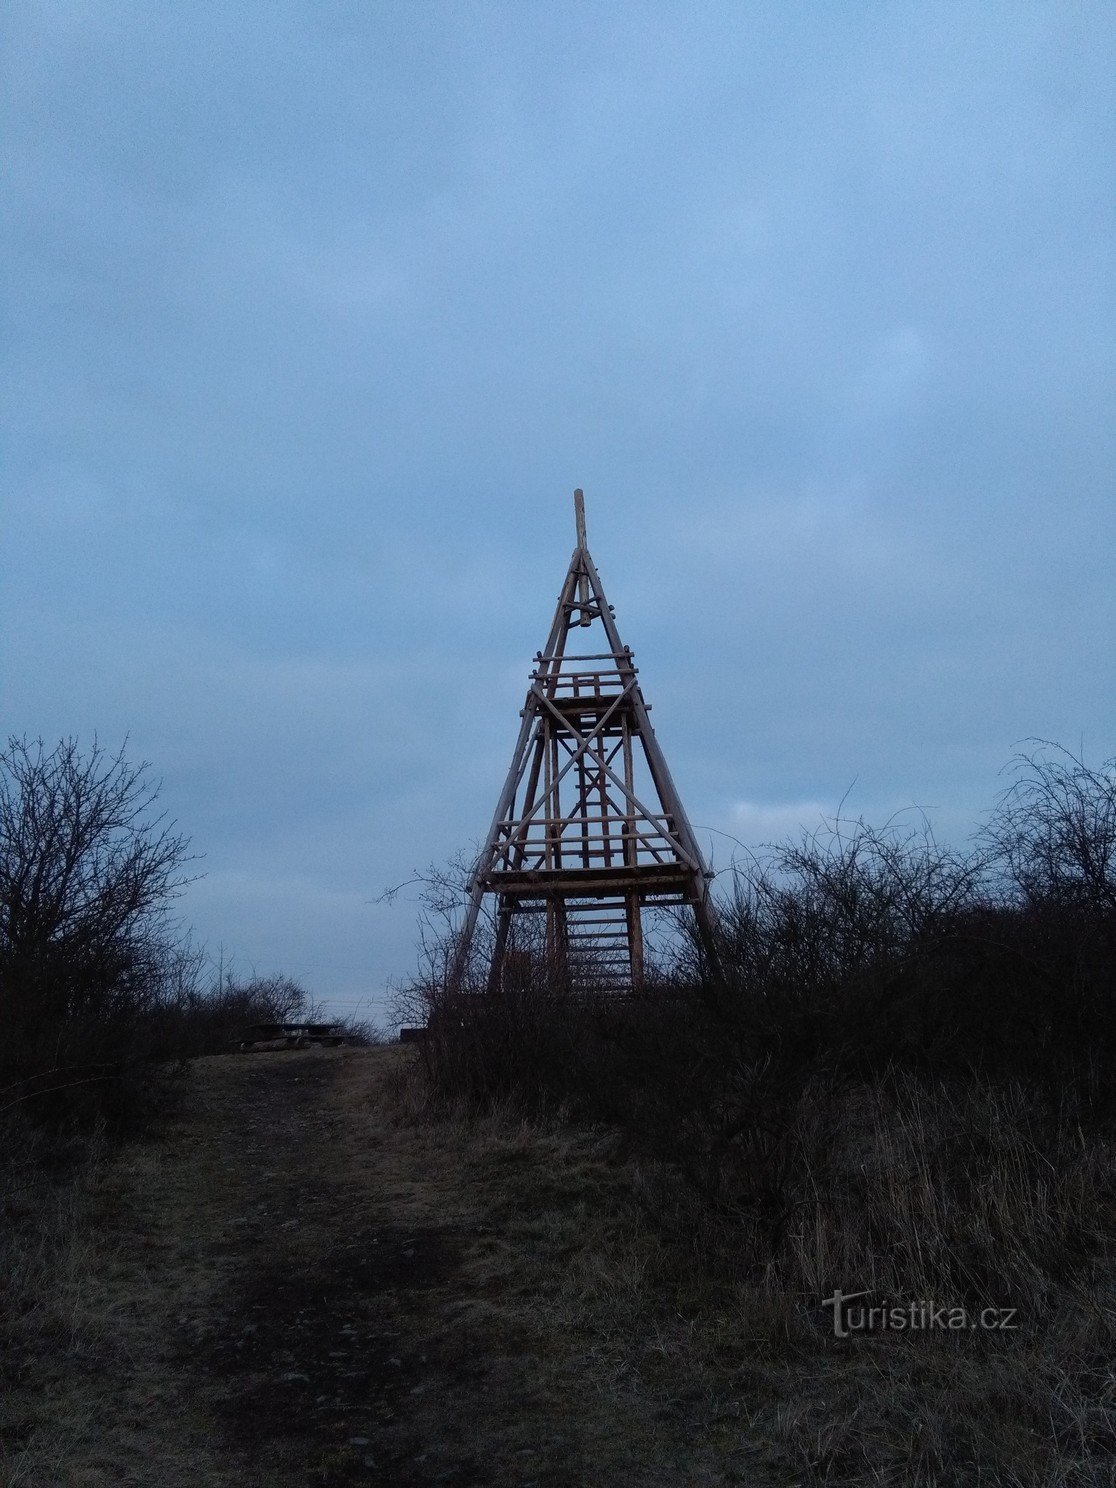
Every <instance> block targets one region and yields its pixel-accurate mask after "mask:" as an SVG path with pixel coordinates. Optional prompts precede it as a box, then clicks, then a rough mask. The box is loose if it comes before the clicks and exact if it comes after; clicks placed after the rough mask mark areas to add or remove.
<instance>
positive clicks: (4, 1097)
mask: <svg viewBox="0 0 1116 1488" xmlns="http://www.w3.org/2000/svg"><path fill="white" fill-rule="evenodd" d="M148 768H149V767H148V766H147V765H146V764H139V765H131V764H129V763H128V762H127V760H126V759H125V757H124V753H123V750H121V751H120V752H119V753H117V754H116V755H111V756H110V755H108V754H106V752H105V751H104V750H103V749H102V748H101V747H100V746H99V745H98V744H97V743H96V742H94V744H93V746H92V748H91V749H90V750H89V751H88V752H87V753H85V754H83V753H82V752H81V750H80V749H79V747H78V745H77V743H76V741H75V740H73V739H67V740H63V741H62V742H61V743H60V744H58V745H57V746H56V747H55V748H54V749H53V750H50V751H48V750H47V749H46V748H45V747H44V745H43V744H42V742H41V741H38V742H35V743H31V742H29V741H28V740H26V739H15V738H13V739H10V740H9V741H8V744H7V747H6V748H5V749H4V750H3V751H2V752H0V998H2V1014H3V1025H4V1035H5V1036H4V1041H3V1047H2V1048H0V1107H3V1108H11V1107H14V1106H17V1105H19V1106H24V1107H26V1108H27V1109H28V1110H31V1111H34V1112H35V1113H37V1114H39V1115H41V1116H43V1117H44V1118H49V1119H51V1120H54V1121H60V1122H66V1121H75V1122H89V1121H95V1120H97V1119H98V1118H99V1117H101V1116H107V1117H109V1118H110V1119H112V1120H124V1119H126V1118H127V1117H128V1115H129V1113H130V1112H131V1111H132V1110H134V1108H135V1106H136V1102H137V1100H138V1099H139V1097H140V1092H141V1087H142V1086H143V1083H144V1081H143V1077H142V1071H143V1067H144V1065H145V1061H146V1059H147V1055H148V1053H149V1046H148V1035H149V1032H150V1024H149V1022H148V1021H147V1016H148V1014H149V1013H150V1012H151V1010H152V1009H153V1008H154V1007H155V1006H157V1004H158V1002H159V999H160V998H161V996H162V995H163V993H164V991H165V987H166V979H167V974H168V967H169V963H170V961H171V960H172V959H173V945H174V940H175V936H174V932H173V926H172V924H171V922H170V919H169V908H170V904H171V901H172V900H173V899H174V897H175V895H176V894H177V893H178V892H179V890H180V889H181V888H182V887H183V886H184V884H185V882H186V879H185V878H184V876H183V868H184V865H185V864H186V862H187V861H188V859H187V844H186V840H185V838H183V837H182V836H180V835H179V834H177V833H176V832H175V830H174V828H173V826H172V825H169V824H167V822H166V821H165V818H164V817H162V816H160V815H158V814H156V811H155V807H156V802H157V799H158V794H159V789H158V786H157V785H155V784H152V783H151V782H150V781H149V779H148V775H147V771H148Z"/></svg>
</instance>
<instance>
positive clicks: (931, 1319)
mask: <svg viewBox="0 0 1116 1488" xmlns="http://www.w3.org/2000/svg"><path fill="white" fill-rule="evenodd" d="M867 1296H868V1292H867V1291H866V1290H865V1291H862V1292H841V1291H837V1292H834V1293H833V1296H832V1297H825V1298H823V1300H822V1306H823V1307H832V1309H833V1331H834V1333H835V1334H836V1335H837V1337H838V1338H849V1337H850V1336H851V1335H852V1334H853V1333H883V1332H887V1331H888V1330H893V1331H895V1332H903V1331H911V1332H917V1331H918V1330H920V1329H924V1330H926V1331H930V1330H932V1329H938V1330H940V1331H944V1332H949V1333H955V1332H967V1331H971V1330H974V1329H983V1330H984V1331H985V1332H991V1331H994V1330H997V1329H1000V1330H1002V1329H1005V1328H1017V1327H1018V1326H1019V1324H1018V1323H1017V1322H1016V1321H1015V1316H1016V1313H1017V1312H1018V1311H1019V1309H1018V1308H1017V1307H982V1308H981V1309H980V1310H979V1312H970V1311H969V1310H968V1309H967V1308H965V1307H950V1306H949V1305H948V1304H947V1303H944V1302H902V1303H893V1304H889V1303H887V1302H886V1301H885V1302H882V1303H878V1304H876V1305H874V1306H871V1307H869V1306H868V1305H867V1303H866V1302H864V1300H863V1299H864V1298H865V1297H867Z"/></svg>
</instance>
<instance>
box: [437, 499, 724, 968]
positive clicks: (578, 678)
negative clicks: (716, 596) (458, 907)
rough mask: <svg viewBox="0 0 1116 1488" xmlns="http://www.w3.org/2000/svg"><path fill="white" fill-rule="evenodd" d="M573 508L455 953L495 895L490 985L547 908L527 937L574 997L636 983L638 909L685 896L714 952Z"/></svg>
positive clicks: (702, 883)
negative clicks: (519, 933) (561, 578)
mask: <svg viewBox="0 0 1116 1488" xmlns="http://www.w3.org/2000/svg"><path fill="white" fill-rule="evenodd" d="M574 509H575V514H576V519H577V546H576V547H575V548H574V551H573V557H572V558H571V560H570V566H569V571H568V572H567V574H566V578H565V582H564V583H563V585H562V592H561V594H560V596H559V598H558V607H557V609H556V610H555V612H554V619H553V621H552V623H551V626H550V634H549V636H548V637H547V641H546V646H545V647H544V649H543V650H542V651H540V652H539V653H538V654H537V655H536V657H535V669H534V670H533V671H532V673H531V685H530V688H529V690H528V693H527V701H526V704H525V705H524V708H523V711H522V714H521V718H522V725H521V727H520V730H519V739H518V741H517V743H516V746H515V753H514V754H513V756H512V762H511V768H510V769H509V771H508V775H507V779H506V781H505V782H504V789H503V791H502V792H501V795H500V799H499V802H498V804H497V806H496V812H495V815H494V816H493V818H492V825H491V827H490V828H489V831H488V836H487V838H486V840H485V843H484V847H483V849H482V851H481V854H480V856H479V858H478V859H477V862H476V866H475V868H474V870H473V874H472V877H471V879H470V883H469V903H468V910H467V913H466V917H465V923H464V926H463V928H462V932H461V936H460V939H459V941H458V947H457V954H456V957H455V961H454V965H453V972H452V975H453V978H454V980H455V981H457V982H458V983H459V984H460V979H461V977H462V975H463V973H464V969H465V967H466V965H467V964H468V960H469V955H470V951H471V949H472V946H473V941H474V937H475V932H476V927H477V921H478V917H479V914H480V910H481V907H482V904H483V902H484V900H485V897H486V896H487V895H492V896H494V898H495V910H496V918H495V939H494V942H493V948H492V958H491V961H490V963H489V969H488V981H487V985H488V990H489V991H490V992H497V991H499V990H500V989H501V988H502V986H503V985H504V975H505V971H506V969H507V966H508V964H509V952H510V951H511V950H512V948H514V947H515V946H516V944H517V938H516V927H517V926H520V925H525V924H526V922H524V921H521V920H520V919H519V917H520V916H524V915H536V916H545V921H540V920H539V919H536V920H535V921H533V922H531V923H532V924H533V925H534V927H535V928H536V938H535V941H534V943H535V944H536V945H537V946H538V945H544V946H545V951H546V955H547V961H548V964H549V966H550V967H551V969H552V972H553V973H554V974H556V976H557V979H558V981H559V983H560V984H562V985H564V986H565V988H566V989H567V990H568V991H570V992H571V993H574V994H577V995H596V994H602V995H603V994H613V995H623V994H625V993H632V992H638V991H639V990H640V989H641V987H642V986H643V983H644V923H643V915H644V912H645V911H646V910H648V909H652V908H656V907H666V906H678V905H684V906H689V907H690V909H691V910H692V912H693V914H694V915H695V917H696V928H697V931H698V934H699V937H700V939H701V942H702V943H703V945H704V947H705V949H706V952H707V954H709V955H710V956H712V955H713V930H714V919H713V908H712V905H711V904H710V901H709V896H708V888H709V881H710V879H711V878H712V876H713V875H712V874H711V873H710V871H709V869H708V868H707V867H706V865H705V861H704V859H703V857H702V853H701V849H700V847H699V846H698V843H697V838H696V837H695V836H694V831H693V828H692V827H691V825H690V822H689V819H688V818H687V816H686V812H685V810H684V808H683V806H682V802H681V800H680V799H679V795H678V791H677V789H676V788H675V784H674V781H673V780H672V779H671V774H670V770H669V769H668V768H667V762H666V759H665V758H664V756H663V752H662V749H661V748H660V747H659V742H658V740H657V739H656V737H655V731H654V729H653V728H652V727H651V723H650V721H649V719H648V716H647V714H648V705H647V703H646V702H645V701H644V698H643V693H642V691H641V690H640V686H639V682H638V681H637V670H636V667H635V665H634V664H633V658H632V653H631V651H630V650H629V649H628V647H627V646H625V645H624V644H623V643H622V642H621V640H620V634H619V632H618V630H617V628H616V621H615V619H614V618H613V610H612V606H611V605H610V604H609V603H608V601H607V599H606V598H605V592H604V589H603V587H602V585H601V580H600V576H599V575H598V573H597V570H596V567H595V565H594V563H593V560H592V558H591V557H590V556H589V549H588V547H587V546H586V541H585V506H584V501H583V498H582V494H581V492H580V491H575V492H574ZM575 638H576V639H575ZM544 926H545V940H544V939H543V936H542V934H540V933H539V932H541V931H543V928H544Z"/></svg>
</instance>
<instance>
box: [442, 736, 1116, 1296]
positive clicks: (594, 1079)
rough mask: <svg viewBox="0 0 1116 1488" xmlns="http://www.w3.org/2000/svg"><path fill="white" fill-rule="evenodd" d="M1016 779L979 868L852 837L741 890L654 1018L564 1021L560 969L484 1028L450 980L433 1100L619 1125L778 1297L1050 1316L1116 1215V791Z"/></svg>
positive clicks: (812, 845) (758, 870)
mask: <svg viewBox="0 0 1116 1488" xmlns="http://www.w3.org/2000/svg"><path fill="white" fill-rule="evenodd" d="M1018 769H1019V778H1018V779H1017V780H1016V782H1015V783H1014V785H1013V786H1012V787H1011V788H1010V789H1009V791H1008V792H1007V793H1005V796H1004V797H1002V798H1001V800H1000V803H999V805H998V808H997V811H996V813H995V814H994V816H993V818H992V820H991V822H990V825H989V826H988V828H987V829H986V830H985V832H984V833H983V834H982V835H981V836H980V838H979V839H978V840H977V841H976V842H975V843H974V845H973V847H972V849H971V850H970V851H967V852H957V851H955V850H951V849H948V848H945V847H943V846H942V845H940V844H939V843H937V842H936V841H935V840H934V838H933V835H932V834H931V833H930V831H929V830H928V829H926V828H923V829H920V830H909V829H904V828H903V827H901V826H900V825H899V824H898V823H895V822H893V823H891V824H889V825H888V826H886V827H884V828H882V829H878V828H874V827H872V826H870V825H868V824H867V823H865V822H863V821H858V822H852V823H850V822H846V821H843V820H838V821H835V822H834V823H832V824H831V825H830V826H829V827H828V828H827V829H826V830H824V831H822V832H819V833H815V834H812V835H810V836H807V837H804V838H803V839H802V840H801V841H799V842H797V843H791V844H785V845H783V846H779V847H775V848H772V849H771V850H770V851H768V852H767V853H766V854H764V855H762V856H757V857H756V858H755V859H754V860H752V861H751V862H750V863H747V864H745V865H743V866H742V867H739V868H738V870H737V872H736V873H735V875H734V879H733V883H732V892H731V894H730V895H729V896H728V898H727V901H726V902H724V903H722V906H721V911H720V931H719V935H720V946H719V953H720V954H719V960H720V974H719V976H718V977H717V978H716V980H715V981H714V980H711V979H709V978H707V977H706V975H705V971H704V968H703V966H702V964H701V961H700V958H699V957H698V956H697V955H696V954H695V955H692V956H690V957H689V958H688V959H686V958H683V959H682V960H681V961H680V962H679V964H678V966H677V968H676V972H675V975H674V978H673V982H672V983H671V984H670V985H669V986H664V987H661V988H660V989H659V991H658V995H656V996H654V997H649V998H644V999H636V998H632V999H626V1000H618V1001H614V1002H613V1003H612V1004H611V1005H608V1004H602V1003H599V1002H597V1003H595V1002H593V1001H591V1000H580V1001H578V1000H568V999H567V1000H565V1001H563V1000H562V999H561V998H560V997H558V996H557V995H556V993H555V981H554V978H553V977H552V976H551V975H550V974H549V972H548V970H547V967H546V965H545V963H544V962H541V961H539V960H538V959H537V958H535V959H534V960H530V959H529V960H528V961H525V962H524V977H523V979H522V983H521V985H520V986H518V987H517V988H516V989H515V991H514V995H513V996H511V997H506V996H505V997H503V998H501V999H495V998H485V997H483V996H479V997H478V996H476V995H474V996H472V997H471V998H467V999H464V1002H465V1007H464V1008H463V1009H459V1008H456V1007H454V1006H453V1005H445V1006H443V1004H441V1003H440V1002H439V1000H438V991H437V989H438V985H439V984H438V983H437V981H436V980H432V981H430V982H429V983H428V984H427V986H428V990H429V993H430V995H429V996H428V999H427V1004H426V1006H427V1012H428V1014H429V1015H430V1033H429V1035H428V1039H427V1044H426V1050H425V1058H426V1066H427V1071H428V1076H429V1078H430V1080H431V1082H432V1084H433V1087H434V1088H435V1089H436V1090H438V1091H440V1092H442V1093H444V1094H446V1093H448V1094H452V1095H453V1096H454V1098H465V1099H468V1100H471V1101H473V1102H474V1103H479V1104H484V1103H485V1102H490V1101H492V1100H495V1099H498V1100H501V1101H507V1100H508V1099H512V1100H515V1101H518V1102H519V1103H520V1104H521V1105H522V1106H524V1107H526V1108H528V1109H531V1108H534V1109H539V1108H540V1107H549V1108H550V1109H552V1110H553V1109H557V1108H561V1109H564V1110H566V1111H568V1112H570V1113H571V1114H572V1115H574V1116H575V1117H577V1118H579V1119H582V1120H585V1121H589V1122H595V1123H604V1124H607V1125H608V1126H610V1127H612V1128H613V1129H614V1130H616V1131H618V1132H620V1133H622V1134H623V1136H624V1139H625V1141H626V1143H627V1144H628V1146H629V1148H630V1149H631V1150H632V1151H633V1152H635V1153H637V1154H641V1155H642V1156H644V1157H645V1158H647V1159H649V1160H651V1161H654V1162H658V1163H664V1164H667V1165H669V1166H670V1168H671V1169H672V1170H673V1171H674V1172H675V1173H677V1174H679V1175H680V1176H681V1177H682V1178H683V1179H684V1180H685V1182H686V1183H687V1184H688V1185H689V1187H690V1189H691V1192H692V1193H693V1194H694V1196H695V1200H696V1202H695V1203H694V1205H693V1206H692V1211H691V1213H692V1218H693V1223H694V1224H695V1225H696V1226H698V1227H699V1228H701V1227H708V1230H709V1233H710V1234H711V1235H715V1236H720V1240H718V1241H717V1242H716V1243H717V1244H721V1245H722V1249H723V1250H724V1253H725V1255H726V1256H727V1257H728V1258H729V1263H730V1264H732V1265H734V1266H739V1267H743V1268H744V1269H745V1270H746V1271H748V1273H749V1274H750V1275H753V1276H755V1277H763V1276H768V1277H771V1276H776V1277H778V1278H780V1284H783V1285H787V1286H790V1287H792V1288H802V1289H806V1290H809V1289H814V1288H818V1287H822V1286H823V1284H828V1283H826V1282H825V1279H826V1278H830V1279H831V1284H832V1285H838V1284H841V1283H840V1276H846V1277H853V1276H855V1277H868V1278H869V1279H870V1280H869V1281H868V1282H865V1284H866V1285H869V1284H871V1285H875V1284H876V1283H879V1284H880V1285H887V1286H889V1287H891V1288H892V1289H895V1288H898V1287H900V1285H901V1284H908V1285H912V1286H913V1285H914V1284H915V1283H916V1282H917V1283H918V1284H919V1285H925V1286H926V1287H931V1286H936V1287H937V1288H938V1290H939V1292H940V1291H941V1290H943V1289H949V1288H952V1290H953V1292H954V1294H955V1295H958V1296H962V1297H965V1298H968V1297H971V1296H976V1295H977V1293H979V1292H980V1291H981V1289H982V1288H984V1289H985V1291H987V1288H988V1287H990V1286H991V1285H992V1283H993V1282H994V1281H995V1279H996V1277H997V1275H1001V1276H1010V1277H1011V1278H1012V1285H1013V1286H1015V1287H1016V1294H1017V1295H1021V1294H1023V1293H1024V1292H1026V1289H1027V1288H1030V1290H1029V1292H1026V1294H1027V1295H1028V1296H1030V1297H1032V1298H1034V1299H1036V1305H1037V1298H1038V1297H1039V1294H1040V1293H1041V1290H1042V1287H1043V1286H1045V1285H1047V1284H1048V1283H1051V1282H1052V1280H1055V1279H1057V1280H1059V1281H1060V1282H1064V1283H1066V1284H1069V1280H1070V1279H1072V1277H1073V1275H1075V1274H1077V1273H1078V1271H1079V1270H1080V1269H1081V1268H1082V1267H1085V1268H1087V1267H1088V1266H1089V1265H1091V1264H1092V1263H1093V1261H1094V1260H1095V1259H1096V1258H1097V1257H1100V1256H1103V1254H1105V1253H1106V1246H1107V1241H1106V1240H1105V1233H1106V1230H1105V1226H1106V1225H1107V1224H1109V1223H1110V1220H1111V1217H1112V1216H1111V1212H1110V1211H1111V1203H1112V1194H1111V1192H1110V1187H1111V1186H1110V1184H1108V1182H1107V1179H1106V1178H1105V1176H1104V1175H1105V1173H1106V1172H1107V1171H1108V1168H1107V1164H1108V1162H1109V1160H1110V1157H1111V1150H1110V1149H1111V1131H1112V1118H1113V1114H1114V1112H1116V1079H1114V1076H1113V1073H1112V1071H1113V1069H1116V1000H1114V998H1113V995H1112V994H1113V990H1114V988H1113V980H1112V966H1113V964H1116V960H1114V952H1116V942H1114V939H1113V921H1114V916H1113V900H1112V889H1113V873H1114V851H1116V846H1114V844H1116V807H1114V800H1116V787H1114V776H1113V769H1112V767H1111V766H1105V767H1104V768H1103V769H1101V770H1091V769H1089V768H1088V767H1086V766H1085V765H1083V764H1082V763H1081V762H1080V761H1078V760H1076V759H1073V758H1072V757H1066V759H1061V758H1056V759H1054V760H1050V759H1048V758H1045V757H1039V756H1028V757H1026V759H1025V760H1024V761H1023V762H1022V763H1020V764H1019V765H1018ZM978 1181H979V1182H981V1183H982V1184H983V1185H984V1186H983V1187H982V1188H981V1189H980V1190H979V1192H978V1191H977V1190H976V1188H975V1185H976V1184H977V1182H978ZM1096 1215H1101V1216H1103V1217H1104V1218H1103V1222H1094V1220H1093V1219H1092V1218H1084V1216H1096ZM710 1243H712V1242H710ZM714 1248H715V1247H714ZM881 1258H887V1259H886V1261H885V1260H884V1259H881ZM833 1278H836V1279H833ZM904 1278H905V1279H906V1282H905V1283H904Z"/></svg>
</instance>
